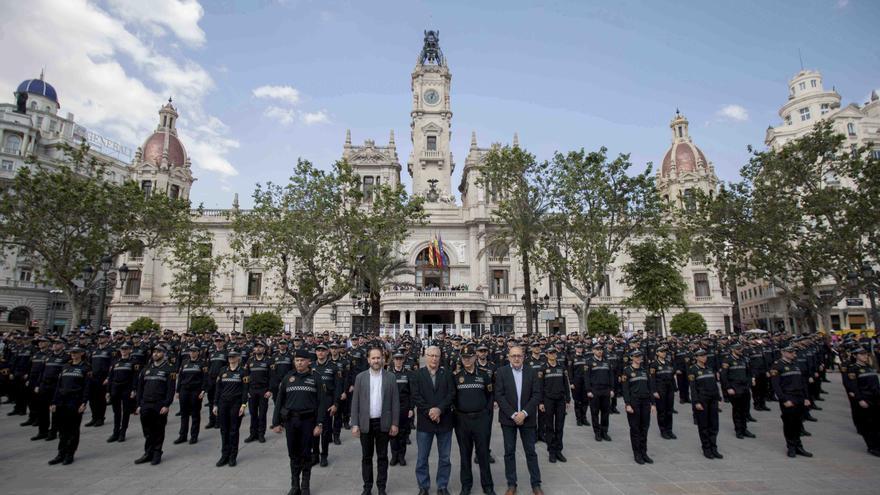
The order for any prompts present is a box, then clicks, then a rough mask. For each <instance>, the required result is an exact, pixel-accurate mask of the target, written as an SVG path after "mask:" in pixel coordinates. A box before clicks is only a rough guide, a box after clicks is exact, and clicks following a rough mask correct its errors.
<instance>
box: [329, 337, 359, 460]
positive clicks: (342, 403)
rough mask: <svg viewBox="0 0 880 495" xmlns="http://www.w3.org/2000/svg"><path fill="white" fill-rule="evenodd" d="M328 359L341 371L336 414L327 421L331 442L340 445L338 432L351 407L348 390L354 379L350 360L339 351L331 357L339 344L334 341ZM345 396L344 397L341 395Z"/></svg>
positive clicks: (340, 430)
mask: <svg viewBox="0 0 880 495" xmlns="http://www.w3.org/2000/svg"><path fill="white" fill-rule="evenodd" d="M328 347H330V351H331V354H330V360H331V361H333V363H335V364H336V367H337V368H338V369H339V371H340V372H341V373H342V380H341V383H340V384H339V385H340V387H341V388H342V390H340V391H339V410H338V411H336V414H335V415H334V416H333V417H332V418H330V419H329V420H328V421H329V422H330V423H332V425H331V430H332V431H333V443H334V444H335V445H341V444H342V440H340V438H339V434H340V432H342V425H343V423H344V422H345V421H344V418H347V417H348V416H347V414H348V412H347V411H350V408H351V397H350V395H351V392H349V387H350V385H351V384H353V383H354V381H353V380H354V379H353V378H352V377H351V361H349V359H348V358H347V357H346V356H345V355H343V354H342V353H341V352H340V353H339V354H338V355H337V357H336V358H334V357H333V354H332V352H333V349H339V348H340V345H339V344H337V343H336V342H331V343H330V345H329V346H328ZM343 396H344V397H345V398H344V399H343V398H342V397H343Z"/></svg>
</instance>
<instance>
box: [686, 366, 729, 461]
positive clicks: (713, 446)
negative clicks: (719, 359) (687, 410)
mask: <svg viewBox="0 0 880 495" xmlns="http://www.w3.org/2000/svg"><path fill="white" fill-rule="evenodd" d="M694 359H695V360H696V363H695V364H694V365H692V366H691V367H690V369H689V370H688V382H689V383H690V388H691V391H690V395H691V404H692V406H693V412H694V421H695V422H696V423H697V429H698V430H699V433H700V444H701V445H702V447H703V457H705V458H707V459H723V458H724V456H723V455H721V454H720V453H719V452H718V444H717V438H718V411H719V410H720V409H721V395H720V394H719V393H718V381H717V379H716V378H715V370H714V369H712V368H710V367H709V366H708V365H707V362H708V360H709V356H708V352H707V351H706V350H705V349H697V350H696V351H695V352H694Z"/></svg>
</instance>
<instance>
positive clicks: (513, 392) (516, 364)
mask: <svg viewBox="0 0 880 495" xmlns="http://www.w3.org/2000/svg"><path fill="white" fill-rule="evenodd" d="M507 358H508V360H509V361H510V364H509V365H507V366H503V367H501V368H499V369H498V373H497V375H496V376H495V402H497V403H498V410H499V413H498V422H499V423H501V432H502V433H503V434H504V475H505V476H506V477H507V492H505V495H514V494H515V493H516V435H517V432H519V436H520V439H521V441H522V444H523V450H524V451H525V454H526V465H527V466H528V468H529V478H530V482H531V485H532V492H533V493H534V494H535V495H544V491H543V490H542V489H541V470H540V468H539V466H538V454H537V453H535V438H536V434H537V426H538V421H537V418H538V404H540V403H541V392H542V391H541V380H539V376H538V373H540V372H539V371H535V370H534V369H533V368H531V367H529V366H523V360H524V358H525V350H524V349H523V348H522V347H520V346H513V347H511V348H510V349H509V350H508V354H507Z"/></svg>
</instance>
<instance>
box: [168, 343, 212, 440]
mask: <svg viewBox="0 0 880 495" xmlns="http://www.w3.org/2000/svg"><path fill="white" fill-rule="evenodd" d="M187 351H188V352H189V355H188V356H186V357H184V358H183V359H182V360H181V363H180V371H179V372H178V375H177V376H178V379H177V398H178V400H179V401H180V434H179V435H178V436H177V439H176V440H174V443H175V444H181V443H183V442H186V435H187V431H189V443H190V444H195V443H196V442H198V441H199V429H200V426H201V424H202V399H204V398H205V391H206V390H207V389H208V387H209V386H210V385H209V378H208V363H206V362H205V361H203V360H202V359H201V354H202V350H201V349H199V346H197V345H191V346H190V347H189V348H188V349H187Z"/></svg>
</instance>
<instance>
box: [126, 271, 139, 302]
mask: <svg viewBox="0 0 880 495" xmlns="http://www.w3.org/2000/svg"><path fill="white" fill-rule="evenodd" d="M140 293H141V271H140V270H129V271H128V278H127V279H125V295H126V296H138V295H140Z"/></svg>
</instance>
